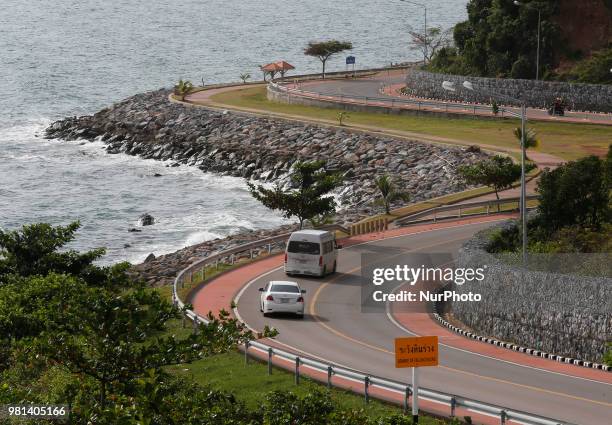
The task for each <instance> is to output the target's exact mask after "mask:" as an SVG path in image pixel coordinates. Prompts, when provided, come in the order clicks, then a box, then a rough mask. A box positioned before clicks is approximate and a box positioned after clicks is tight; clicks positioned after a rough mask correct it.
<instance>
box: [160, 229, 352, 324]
mask: <svg viewBox="0 0 612 425" xmlns="http://www.w3.org/2000/svg"><path fill="white" fill-rule="evenodd" d="M321 228H322V229H325V230H340V231H342V232H345V233H347V234H348V232H349V229H346V228H344V227H342V226H340V225H337V224H332V225H327V226H322V227H321ZM290 235H291V233H284V234H282V235H278V236H273V237H270V238H265V239H261V240H257V241H253V242H249V243H246V244H242V245H238V246H236V247H233V248H230V249H227V250H224V251H221V252H218V253H216V254H213V255H209V256H208V257H204V258H202V259H200V260H197V261H195V262H194V263H192V264H190V265H189V266H188V267H187V268H185V269H183V270H181V271H180V272H179V274H178V275H177V276H176V278H175V279H174V283H173V285H172V302H173V303H174V304H175V305H176V306H177V307H178V308H180V309H182V310H184V309H185V303H184V302H183V300H181V299H180V297H179V295H178V290H179V286H180V287H181V288H183V287H184V285H185V277H187V276H189V277H190V279H191V277H192V275H193V274H194V272H198V271H200V272H201V273H202V280H204V279H205V278H206V276H205V271H206V267H207V266H209V265H212V264H218V263H219V262H221V261H223V260H225V259H228V262H229V263H230V264H234V263H235V261H236V258H237V256H238V254H242V253H246V252H248V253H249V254H248V255H249V257H250V258H251V259H253V258H254V254H255V252H256V251H261V250H262V249H264V250H266V251H267V253H268V254H270V253H271V252H272V251H273V248H274V247H275V246H276V245H278V244H281V243H282V244H283V250H284V243H285V241H286V240H287V239H289V236H290ZM185 315H186V316H187V317H188V318H189V319H191V320H193V321H194V322H202V323H206V322H207V320H206V319H205V318H204V317H202V316H198V315H197V314H196V313H195V312H193V311H192V310H189V309H187V310H185Z"/></svg>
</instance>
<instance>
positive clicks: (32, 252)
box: [0, 221, 129, 287]
mask: <svg viewBox="0 0 612 425" xmlns="http://www.w3.org/2000/svg"><path fill="white" fill-rule="evenodd" d="M80 227H81V225H80V223H79V222H78V221H75V222H73V223H71V224H69V225H68V226H55V227H53V226H51V225H49V224H46V223H40V224H32V225H25V226H23V227H22V228H21V229H20V230H13V231H4V230H2V229H0V286H1V285H2V284H3V283H4V282H6V281H7V279H8V276H9V275H17V276H33V275H41V276H46V275H47V274H49V273H60V274H67V275H72V276H78V277H80V278H82V279H83V280H84V281H85V282H87V283H88V284H89V285H92V286H106V287H121V286H124V285H126V284H127V280H128V279H127V276H126V274H125V271H126V270H127V268H128V266H129V265H128V264H127V263H121V264H117V265H115V266H111V267H100V266H97V265H95V264H94V262H95V261H96V260H99V259H100V258H102V256H103V255H104V253H105V250H104V249H103V248H99V249H94V250H92V251H88V252H85V253H79V252H77V251H75V250H71V249H66V245H67V244H69V243H70V242H72V241H73V240H74V238H75V234H76V232H77V230H78V229H79V228H80Z"/></svg>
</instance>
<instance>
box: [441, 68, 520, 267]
mask: <svg viewBox="0 0 612 425" xmlns="http://www.w3.org/2000/svg"><path fill="white" fill-rule="evenodd" d="M462 86H463V87H464V88H465V89H467V90H470V91H477V90H476V89H475V88H474V85H473V84H472V82H471V81H467V80H466V81H464V82H463V84H462ZM442 88H443V89H444V90H446V91H450V92H455V91H456V89H455V84H454V83H453V82H451V81H443V82H442ZM481 91H483V92H485V93H486V94H487V95H488V96H490V97H497V98H498V99H505V100H510V101H512V102H516V103H520V105H521V113H520V115H519V114H517V113H515V112H512V111H506V112H507V113H509V114H510V115H514V116H516V117H520V119H521V228H522V229H521V230H522V239H523V246H522V257H523V267H525V266H526V264H527V202H526V200H527V186H526V182H525V180H526V179H525V160H526V158H527V154H526V134H525V133H526V130H527V128H526V127H527V106H526V104H525V101H523V100H519V99H516V98H513V97H511V96H506V95H502V94H499V93H495V92H492V91H484V90H481Z"/></svg>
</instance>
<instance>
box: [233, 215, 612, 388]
mask: <svg viewBox="0 0 612 425" xmlns="http://www.w3.org/2000/svg"><path fill="white" fill-rule="evenodd" d="M505 220H507V218H503V219H499V220H491V221H486V222H479V223H467V224H459V225H457V226H450V227H444V228H440V229H430V230H422V231H420V232H415V233H410V234H407V235H398V236H391V237H388V238H384V239H377V240H372V241H365V242H360V243H357V244H354V245H349V246H347V247H346V248H344V249H345V250H346V249H351V248H354V247H357V246H361V245H367V244H372V243H376V242H381V241H386V240H390V239H397V238H406V237H411V236H414V235H420V234H423V233H430V232H437V231H440V230H448V229H457V228H461V227H467V226H477V225H482V224H488V223H496V222H498V221H505ZM282 268H283V266H279V267H276V268H274V269H272V270H270V271H268V272H265V273H263V274H261V275H259V276H257V277H255V278H253V279H251V280H250V281H249V282H248V283H247V284H246V285H245V286H244V287H243V288H242V289H241V290H240V291H239V292H238V294H237V295H236V297H235V298H234V302H235V303H236V308H235V309H234V314H236V317H237V318H238V320H240V321H241V322H243V323H244V324H246V326H247V327H248V328H249V329H250V330H251V331H252V332H257V331H256V330H254V329H253V328H251V327H250V326H249V324H248V323H247V322H245V321H244V320H242V318H241V317H240V314H239V313H238V301H239V300H240V297H241V296H242V295H243V294H244V292H245V291H246V290H247V288H248V287H249V286H251V285H252V284H253V283H254V282H255V281H257V280H259V279H261V278H263V277H265V276H267V275H269V274H272V273H274V272H275V271H277V270H280V269H282ZM387 317H388V318H389V320H390V321H391V323H393V324H394V325H395V326H397V327H398V328H400V329H401V330H403V331H404V332H407V333H409V334H411V335H417V334H416V333H414V332H411V331H409V330H408V329H407V328H405V327H404V326H402V325H401V324H399V323H398V322H397V321H396V320H395V319H394V318H393V317H392V315H390V313H389V311H388V310H387ZM275 341H276V340H275ZM277 342H278V341H277ZM440 345H442V346H444V347H446V348H449V349H453V350H457V351H461V352H464V353H467V354H473V355H475V356H479V357H483V358H487V359H490V360H494V361H498V362H502V363H507V364H511V365H514V366H520V367H524V368H526V369H532V370H537V371H540V372H545V373H551V374H554V375H559V376H564V377H567V378H573V379H581V380H583V381H587V382H593V383H597V384H603V385H608V386H612V384H611V383H607V382H602V381H598V380H595V379H590V378H583V377H580V376H574V375H568V374H565V373H562V372H555V371H551V370H546V369H541V368H538V367H534V366H527V365H523V364H520V363H515V362H511V361H509V360H503V359H498V358H496V357H491V356H487V355H485V354H480V353H476V352H474V351H470V350H465V349H463V348H457V347H453V346H450V345H446V344H440ZM287 347H290V348H293V349H296V348H295V347H292V346H290V345H287ZM298 351H302V352H304V353H306V352H305V351H303V350H298ZM306 354H309V355H312V354H310V353H306ZM313 357H315V356H313ZM551 361H552V360H551Z"/></svg>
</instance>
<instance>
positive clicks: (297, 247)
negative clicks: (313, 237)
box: [287, 241, 320, 255]
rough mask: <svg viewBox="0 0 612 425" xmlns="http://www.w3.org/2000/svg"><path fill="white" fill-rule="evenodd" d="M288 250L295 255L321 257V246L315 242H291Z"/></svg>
mask: <svg viewBox="0 0 612 425" xmlns="http://www.w3.org/2000/svg"><path fill="white" fill-rule="evenodd" d="M287 250H288V251H289V252H291V253H294V254H311V255H319V252H320V251H319V244H318V243H314V242H299V241H291V242H289V247H288V248H287Z"/></svg>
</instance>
